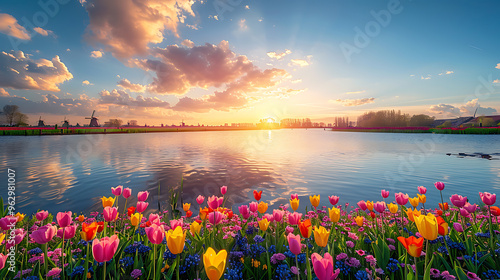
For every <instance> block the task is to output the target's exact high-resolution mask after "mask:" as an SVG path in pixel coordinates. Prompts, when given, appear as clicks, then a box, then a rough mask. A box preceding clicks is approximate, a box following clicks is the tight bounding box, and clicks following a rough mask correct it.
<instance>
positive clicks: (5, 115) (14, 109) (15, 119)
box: [0, 105, 28, 126]
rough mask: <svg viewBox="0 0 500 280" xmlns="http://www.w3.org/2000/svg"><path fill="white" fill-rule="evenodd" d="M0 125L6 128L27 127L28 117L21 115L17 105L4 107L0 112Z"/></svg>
mask: <svg viewBox="0 0 500 280" xmlns="http://www.w3.org/2000/svg"><path fill="white" fill-rule="evenodd" d="M0 123H4V124H6V125H8V126H24V125H28V116H27V115H26V114H23V113H21V111H20V110H19V106H17V105H5V106H3V111H2V112H0Z"/></svg>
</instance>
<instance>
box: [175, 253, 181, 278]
mask: <svg viewBox="0 0 500 280" xmlns="http://www.w3.org/2000/svg"><path fill="white" fill-rule="evenodd" d="M180 266H181V254H177V267H176V268H175V269H176V271H177V280H179V279H180V277H179V270H181V267H180Z"/></svg>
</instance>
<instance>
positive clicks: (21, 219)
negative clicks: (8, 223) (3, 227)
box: [15, 212, 26, 222]
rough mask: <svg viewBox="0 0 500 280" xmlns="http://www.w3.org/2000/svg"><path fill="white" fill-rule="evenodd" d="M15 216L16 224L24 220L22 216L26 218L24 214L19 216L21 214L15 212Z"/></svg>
mask: <svg viewBox="0 0 500 280" xmlns="http://www.w3.org/2000/svg"><path fill="white" fill-rule="evenodd" d="M15 216H16V217H17V222H22V221H23V220H24V216H26V214H21V213H19V212H17V214H16V215H15Z"/></svg>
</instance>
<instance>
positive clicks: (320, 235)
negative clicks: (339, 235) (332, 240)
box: [314, 226, 330, 247]
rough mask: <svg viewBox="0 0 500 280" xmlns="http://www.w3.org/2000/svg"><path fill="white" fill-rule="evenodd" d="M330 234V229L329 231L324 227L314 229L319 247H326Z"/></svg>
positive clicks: (315, 239)
mask: <svg viewBox="0 0 500 280" xmlns="http://www.w3.org/2000/svg"><path fill="white" fill-rule="evenodd" d="M329 236H330V231H327V230H326V229H325V228H324V227H322V226H320V227H319V228H316V229H314V241H316V244H318V246H319V247H326V245H327V244H328V237H329Z"/></svg>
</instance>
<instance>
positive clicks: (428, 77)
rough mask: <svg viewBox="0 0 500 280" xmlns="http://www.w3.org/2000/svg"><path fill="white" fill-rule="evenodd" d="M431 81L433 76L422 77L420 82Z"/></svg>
mask: <svg viewBox="0 0 500 280" xmlns="http://www.w3.org/2000/svg"><path fill="white" fill-rule="evenodd" d="M430 79H431V76H427V77H424V76H420V80H430Z"/></svg>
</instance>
